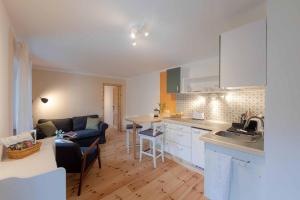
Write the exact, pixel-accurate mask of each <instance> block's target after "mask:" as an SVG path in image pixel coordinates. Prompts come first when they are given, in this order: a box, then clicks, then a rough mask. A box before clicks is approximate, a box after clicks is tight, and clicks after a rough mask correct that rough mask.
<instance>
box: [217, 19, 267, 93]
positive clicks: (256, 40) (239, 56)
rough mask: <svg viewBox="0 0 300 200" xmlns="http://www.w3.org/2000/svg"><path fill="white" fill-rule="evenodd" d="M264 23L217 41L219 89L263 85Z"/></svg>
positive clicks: (224, 34)
mask: <svg viewBox="0 0 300 200" xmlns="http://www.w3.org/2000/svg"><path fill="white" fill-rule="evenodd" d="M266 57H267V55H266V21H265V20H261V21H257V22H253V23H250V24H247V25H245V26H242V27H240V28H237V29H234V30H232V31H228V32H226V33H223V34H222V35H221V38H220V86H221V87H222V88H223V87H224V88H226V87H251V86H264V85H266V69H267V66H266Z"/></svg>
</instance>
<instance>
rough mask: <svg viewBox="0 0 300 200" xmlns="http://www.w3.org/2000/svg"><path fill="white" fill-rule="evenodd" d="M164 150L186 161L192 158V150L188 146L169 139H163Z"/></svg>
mask: <svg viewBox="0 0 300 200" xmlns="http://www.w3.org/2000/svg"><path fill="white" fill-rule="evenodd" d="M165 152H167V153H169V154H171V155H173V156H175V157H177V158H180V159H182V160H185V161H187V162H191V160H192V155H191V154H192V152H191V149H190V148H188V147H185V146H182V145H179V144H176V143H174V142H171V141H165Z"/></svg>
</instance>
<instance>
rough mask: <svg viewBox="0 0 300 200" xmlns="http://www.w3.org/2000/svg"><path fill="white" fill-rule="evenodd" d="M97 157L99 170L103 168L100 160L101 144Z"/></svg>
mask: <svg viewBox="0 0 300 200" xmlns="http://www.w3.org/2000/svg"><path fill="white" fill-rule="evenodd" d="M97 157H98V165H99V168H101V159H100V148H99V144H98V145H97Z"/></svg>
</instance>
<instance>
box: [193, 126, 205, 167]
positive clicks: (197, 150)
mask: <svg viewBox="0 0 300 200" xmlns="http://www.w3.org/2000/svg"><path fill="white" fill-rule="evenodd" d="M207 133H209V131H205V130H195V129H193V131H192V163H193V164H194V165H196V166H198V167H201V168H202V169H204V167H205V165H204V163H205V145H204V142H203V141H201V140H200V139H199V138H200V137H201V136H202V135H205V134H207Z"/></svg>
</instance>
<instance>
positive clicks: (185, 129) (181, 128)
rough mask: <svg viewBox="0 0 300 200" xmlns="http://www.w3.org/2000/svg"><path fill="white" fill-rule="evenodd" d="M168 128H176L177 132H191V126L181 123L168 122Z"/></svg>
mask: <svg viewBox="0 0 300 200" xmlns="http://www.w3.org/2000/svg"><path fill="white" fill-rule="evenodd" d="M167 127H168V129H171V130H175V131H177V132H185V133H190V132H191V127H189V126H183V125H179V124H168V126H167Z"/></svg>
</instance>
